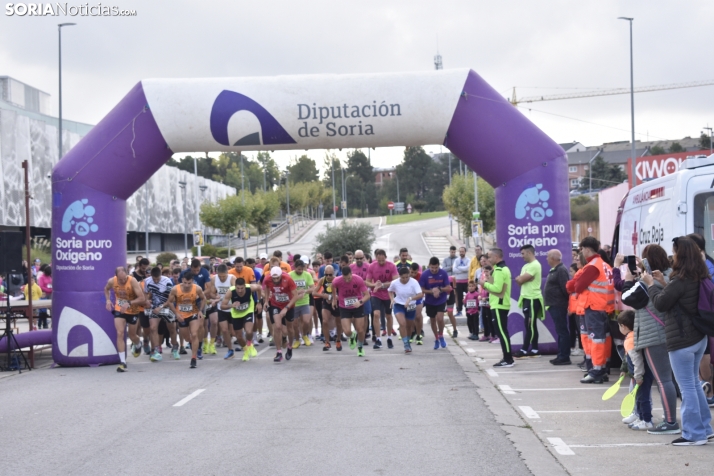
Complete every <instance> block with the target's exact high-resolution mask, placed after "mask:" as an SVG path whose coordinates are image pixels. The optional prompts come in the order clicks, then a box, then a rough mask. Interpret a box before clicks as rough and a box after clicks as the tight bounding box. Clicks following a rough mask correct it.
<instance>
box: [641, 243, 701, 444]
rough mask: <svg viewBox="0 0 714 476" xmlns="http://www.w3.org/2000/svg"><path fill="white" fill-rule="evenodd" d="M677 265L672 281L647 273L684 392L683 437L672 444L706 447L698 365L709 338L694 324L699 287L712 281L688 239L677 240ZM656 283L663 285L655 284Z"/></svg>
mask: <svg viewBox="0 0 714 476" xmlns="http://www.w3.org/2000/svg"><path fill="white" fill-rule="evenodd" d="M674 249H675V255H674V264H673V266H672V273H671V274H670V281H669V283H666V282H665V280H664V275H663V274H662V272H661V271H654V270H653V272H652V275H650V274H646V273H645V274H644V275H643V276H642V281H643V282H644V283H645V284H646V285H647V286H648V292H649V295H650V299H652V302H653V303H654V307H655V308H656V309H657V310H658V311H660V312H666V314H665V334H666V338H665V340H666V346H667V351H668V352H669V360H670V363H671V364H672V370H673V371H674V376H675V378H676V379H677V383H678V384H679V390H680V392H681V393H682V409H681V410H682V412H681V413H682V436H681V437H680V438H677V439H676V440H674V441H672V444H673V445H675V446H690V445H704V444H706V443H707V438H708V437H711V436H713V435H714V431H712V427H711V418H712V417H711V412H710V411H709V406H708V405H707V399H706V396H705V395H704V391H703V390H702V387H701V386H700V385H699V371H698V370H699V362H700V361H701V360H702V356H703V355H704V349H705V348H706V345H707V338H706V336H704V335H703V334H702V333H701V332H699V330H697V328H696V327H695V326H694V324H693V321H692V320H693V318H694V317H693V316H696V315H698V313H699V310H698V301H699V286H700V281H701V280H703V279H710V275H709V271H708V270H707V267H706V265H705V264H704V260H702V257H701V251H700V249H699V247H698V246H697V245H696V243H695V242H694V241H693V240H692V239H691V238H687V237H680V238H675V242H674ZM655 280H656V281H657V282H658V283H659V284H660V286H657V285H655Z"/></svg>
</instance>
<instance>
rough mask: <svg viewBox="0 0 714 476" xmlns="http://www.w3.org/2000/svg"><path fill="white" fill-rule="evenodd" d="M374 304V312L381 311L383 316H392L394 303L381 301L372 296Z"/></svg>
mask: <svg viewBox="0 0 714 476" xmlns="http://www.w3.org/2000/svg"><path fill="white" fill-rule="evenodd" d="M370 300H371V304H372V312H377V311H379V312H380V313H381V314H382V315H384V314H392V301H391V300H389V299H379V298H377V297H374V296H372V297H371V298H370Z"/></svg>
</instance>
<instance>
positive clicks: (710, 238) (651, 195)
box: [612, 155, 714, 256]
mask: <svg viewBox="0 0 714 476" xmlns="http://www.w3.org/2000/svg"><path fill="white" fill-rule="evenodd" d="M690 233H699V234H700V235H702V236H703V237H704V239H705V240H706V243H707V252H708V253H709V254H714V253H712V252H714V155H710V156H709V157H707V156H704V155H698V156H693V157H687V159H686V160H684V161H683V162H682V164H681V165H680V167H679V170H678V171H677V172H675V173H673V174H670V175H666V176H664V177H661V178H658V179H654V180H650V181H649V182H645V183H643V184H641V185H638V186H637V187H634V188H632V189H630V191H629V192H628V193H627V195H625V197H624V198H623V199H622V202H621V203H620V207H619V208H618V210H617V221H616V225H615V234H614V236H613V239H612V243H613V254H612V256H615V254H616V253H622V254H623V255H625V256H627V255H637V256H640V255H641V254H642V249H643V248H644V247H645V246H647V245H648V244H651V243H656V244H658V245H660V246H661V247H663V248H664V249H665V250H666V251H667V254H668V255H671V254H672V238H674V237H676V236H682V235H688V234H690Z"/></svg>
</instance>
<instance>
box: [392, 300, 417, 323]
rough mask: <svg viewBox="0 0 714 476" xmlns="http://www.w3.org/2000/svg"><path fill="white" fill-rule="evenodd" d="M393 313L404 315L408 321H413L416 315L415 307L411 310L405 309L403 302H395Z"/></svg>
mask: <svg viewBox="0 0 714 476" xmlns="http://www.w3.org/2000/svg"><path fill="white" fill-rule="evenodd" d="M394 314H404V317H406V318H407V320H408V321H413V320H414V318H415V317H416V308H415V309H412V310H411V311H407V308H406V307H405V306H404V304H399V303H396V302H395V303H394Z"/></svg>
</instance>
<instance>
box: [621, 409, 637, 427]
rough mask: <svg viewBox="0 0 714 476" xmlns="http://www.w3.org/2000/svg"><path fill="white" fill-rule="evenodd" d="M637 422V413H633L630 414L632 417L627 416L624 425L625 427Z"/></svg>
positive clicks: (623, 420)
mask: <svg viewBox="0 0 714 476" xmlns="http://www.w3.org/2000/svg"><path fill="white" fill-rule="evenodd" d="M635 420H637V413H635V412H632V413H630V416H626V417H625V418H623V419H622V423H624V424H625V425H629V424H631V423H634V422H635Z"/></svg>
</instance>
